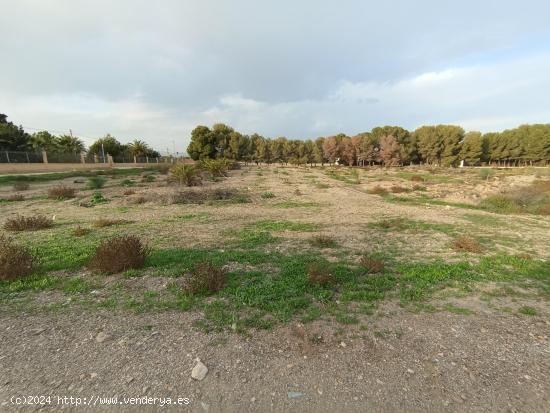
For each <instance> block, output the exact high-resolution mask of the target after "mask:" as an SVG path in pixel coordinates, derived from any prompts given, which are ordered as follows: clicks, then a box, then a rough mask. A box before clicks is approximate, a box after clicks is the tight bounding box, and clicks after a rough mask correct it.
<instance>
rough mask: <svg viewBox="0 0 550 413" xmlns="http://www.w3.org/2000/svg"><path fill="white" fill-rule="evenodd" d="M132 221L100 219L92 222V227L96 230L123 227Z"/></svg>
mask: <svg viewBox="0 0 550 413" xmlns="http://www.w3.org/2000/svg"><path fill="white" fill-rule="evenodd" d="M128 223H130V221H127V220H125V219H108V218H99V219H96V220H95V221H94V222H92V227H94V228H105V227H110V226H113V225H122V224H128Z"/></svg>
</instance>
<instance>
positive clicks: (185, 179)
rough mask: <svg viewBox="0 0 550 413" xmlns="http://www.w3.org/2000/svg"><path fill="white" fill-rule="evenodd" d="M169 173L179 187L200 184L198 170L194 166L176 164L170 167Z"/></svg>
mask: <svg viewBox="0 0 550 413" xmlns="http://www.w3.org/2000/svg"><path fill="white" fill-rule="evenodd" d="M170 172H171V174H172V177H173V178H174V179H175V180H176V181H177V182H178V183H179V184H180V185H186V186H195V185H199V184H200V176H199V170H198V169H197V168H196V167H195V165H185V164H178V165H176V166H174V167H172V168H171V169H170Z"/></svg>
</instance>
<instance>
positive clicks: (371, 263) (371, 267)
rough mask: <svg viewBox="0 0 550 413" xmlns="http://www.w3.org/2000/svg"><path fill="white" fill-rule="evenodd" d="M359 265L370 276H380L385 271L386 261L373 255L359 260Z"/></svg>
mask: <svg viewBox="0 0 550 413" xmlns="http://www.w3.org/2000/svg"><path fill="white" fill-rule="evenodd" d="M359 265H360V266H361V267H362V268H364V269H365V270H367V272H368V273H369V274H378V273H380V272H382V271H383V270H384V260H382V259H381V258H378V257H375V256H372V255H365V256H363V257H361V258H360V259H359Z"/></svg>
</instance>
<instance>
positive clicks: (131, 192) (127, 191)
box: [122, 189, 136, 196]
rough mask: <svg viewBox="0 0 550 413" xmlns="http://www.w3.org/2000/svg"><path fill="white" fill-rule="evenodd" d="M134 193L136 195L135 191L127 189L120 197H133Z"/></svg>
mask: <svg viewBox="0 0 550 413" xmlns="http://www.w3.org/2000/svg"><path fill="white" fill-rule="evenodd" d="M135 193H136V191H134V190H133V189H127V190H125V191H124V192H123V193H122V195H124V196H130V195H134V194H135Z"/></svg>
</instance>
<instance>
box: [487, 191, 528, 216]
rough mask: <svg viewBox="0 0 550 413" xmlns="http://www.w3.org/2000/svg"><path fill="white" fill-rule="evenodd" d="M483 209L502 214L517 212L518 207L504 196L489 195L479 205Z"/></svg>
mask: <svg viewBox="0 0 550 413" xmlns="http://www.w3.org/2000/svg"><path fill="white" fill-rule="evenodd" d="M479 205H480V206H481V207H482V208H483V209H487V210H489V211H493V212H499V213H502V214H509V213H514V212H519V210H520V208H519V206H518V205H517V204H516V203H515V202H514V201H513V200H512V199H510V198H509V197H507V196H506V195H491V196H489V197H487V198H485V199H484V200H482V201H481V203H480V204H479Z"/></svg>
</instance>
